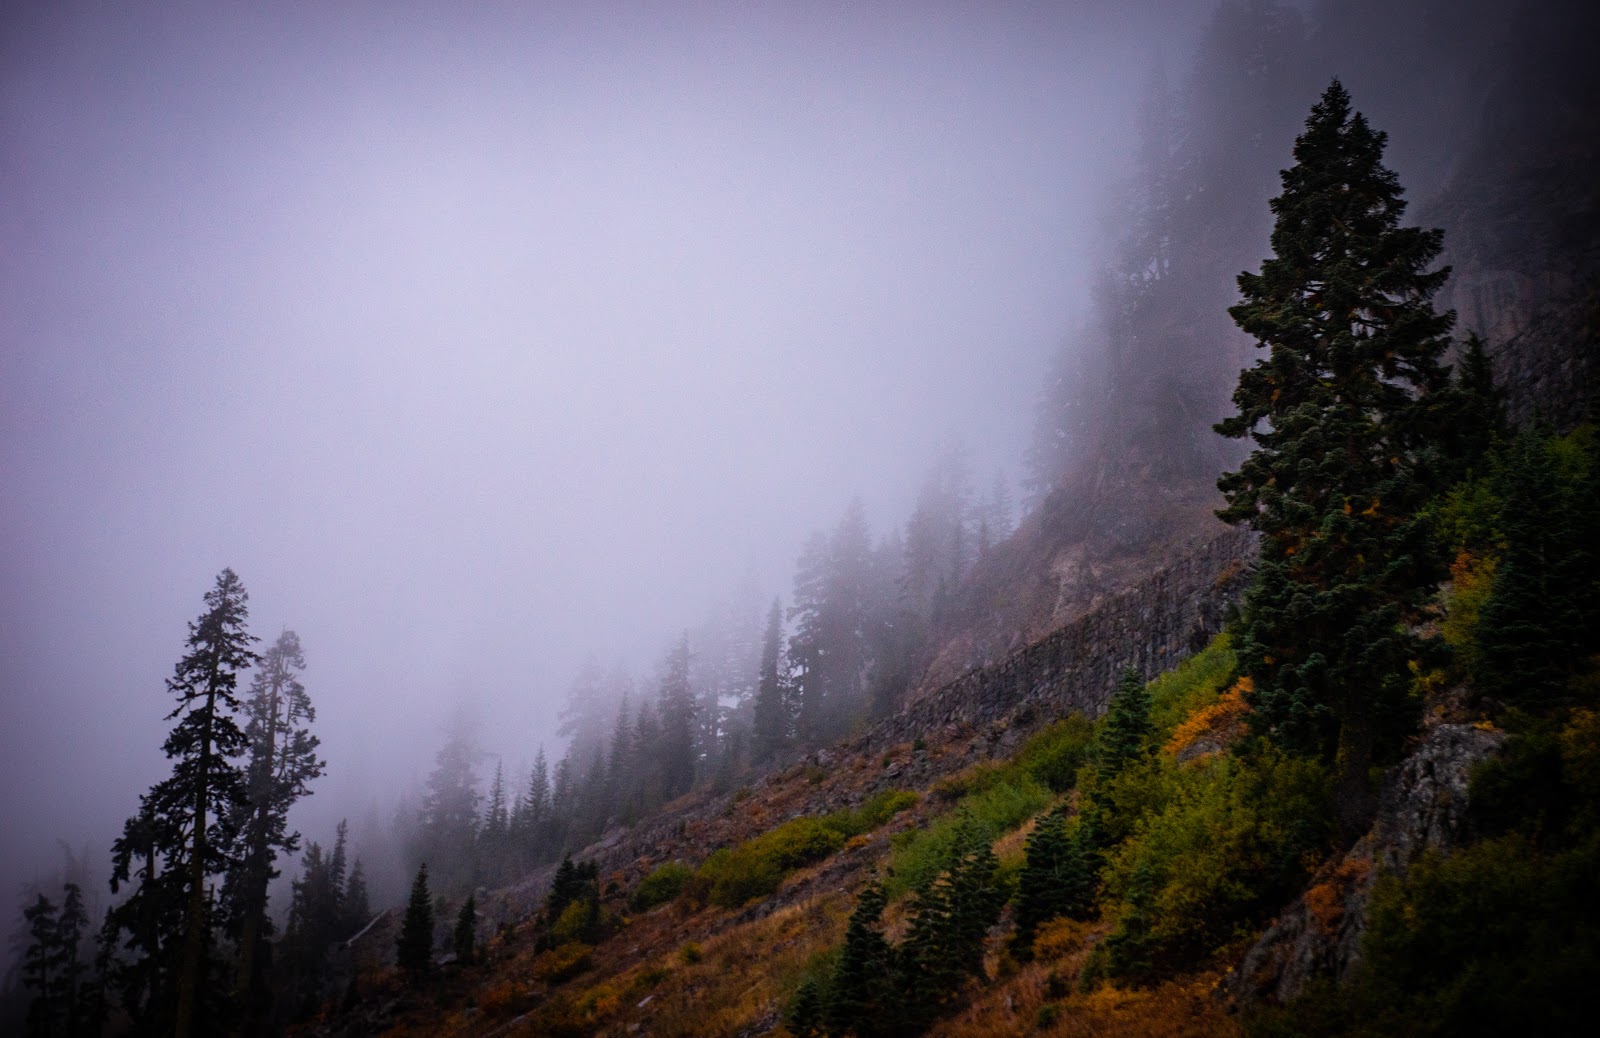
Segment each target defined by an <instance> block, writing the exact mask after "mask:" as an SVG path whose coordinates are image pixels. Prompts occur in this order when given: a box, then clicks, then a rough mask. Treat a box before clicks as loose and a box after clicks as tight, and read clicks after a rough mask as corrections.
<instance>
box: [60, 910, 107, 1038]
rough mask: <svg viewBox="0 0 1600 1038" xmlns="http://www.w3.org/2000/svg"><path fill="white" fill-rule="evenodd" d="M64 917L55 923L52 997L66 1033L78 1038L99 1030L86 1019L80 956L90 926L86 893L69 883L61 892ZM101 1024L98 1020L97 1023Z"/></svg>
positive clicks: (83, 972)
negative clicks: (87, 928)
mask: <svg viewBox="0 0 1600 1038" xmlns="http://www.w3.org/2000/svg"><path fill="white" fill-rule="evenodd" d="M61 894H62V896H61V915H60V916H59V917H58V918H57V920H56V939H55V949H54V951H55V954H54V956H53V957H52V959H51V963H50V965H51V970H52V972H53V973H54V987H53V992H52V993H53V995H54V999H55V1002H56V1005H57V1006H58V1007H60V1012H61V1014H62V1017H63V1018H64V1022H65V1033H66V1034H68V1035H72V1036H74V1038H75V1036H77V1035H79V1034H83V1033H87V1032H88V1031H90V1030H96V1031H98V1028H95V1027H93V1025H91V1024H90V1023H89V1021H88V1020H87V1019H86V1017H87V1016H88V1013H87V1012H86V1011H85V1008H84V1006H83V1003H84V1002H85V1000H86V998H85V996H86V995H87V992H86V991H85V990H84V988H85V982H84V974H85V972H86V971H85V969H84V962H83V959H82V957H81V954H80V949H81V947H82V943H83V932H84V929H85V928H86V927H88V925H89V914H88V912H87V911H86V910H85V908H84V905H83V890H82V889H81V888H80V887H79V886H78V884H76V883H67V884H65V885H64V886H63V887H62V891H61ZM97 1022H98V1021H96V1023H97Z"/></svg>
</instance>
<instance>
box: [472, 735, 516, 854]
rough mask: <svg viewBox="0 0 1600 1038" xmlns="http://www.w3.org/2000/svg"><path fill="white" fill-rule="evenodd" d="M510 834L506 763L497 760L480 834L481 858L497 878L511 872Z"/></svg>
mask: <svg viewBox="0 0 1600 1038" xmlns="http://www.w3.org/2000/svg"><path fill="white" fill-rule="evenodd" d="M510 835H511V815H510V812H509V811H508V810H507V808H506V776H505V765H504V763H503V762H501V761H496V762H495V765H494V782H493V783H491V784H490V786H489V801H488V803H487V804H485V805H484V809H483V829H482V831H481V832H480V833H479V834H478V845H479V846H480V847H482V848H483V850H482V853H481V854H480V858H481V859H482V861H483V862H484V867H485V868H486V869H487V870H489V872H490V873H491V874H492V875H494V876H495V877H496V878H499V877H502V876H504V875H506V874H508V872H509V870H508V869H507V867H506V866H507V862H506V850H507V847H508V844H509V842H510Z"/></svg>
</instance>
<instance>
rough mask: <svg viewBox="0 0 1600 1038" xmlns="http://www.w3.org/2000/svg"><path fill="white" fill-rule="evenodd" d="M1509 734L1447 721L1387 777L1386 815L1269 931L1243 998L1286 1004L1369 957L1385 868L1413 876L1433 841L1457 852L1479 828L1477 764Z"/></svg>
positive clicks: (1241, 975)
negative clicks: (1471, 816) (1370, 919)
mask: <svg viewBox="0 0 1600 1038" xmlns="http://www.w3.org/2000/svg"><path fill="white" fill-rule="evenodd" d="M1504 740H1505V736H1504V735H1503V734H1502V733H1500V732H1495V731H1481V730H1479V729H1477V728H1474V727H1471V726H1469V725H1456V724H1441V725H1438V726H1436V727H1435V728H1433V729H1432V730H1430V731H1429V732H1428V733H1427V735H1426V737H1425V738H1424V739H1423V741H1422V743H1421V745H1419V746H1418V747H1417V750H1416V752H1415V753H1413V754H1412V755H1411V756H1410V757H1408V758H1406V759H1405V760H1404V761H1402V762H1401V763H1399V764H1397V765H1395V766H1394V767H1393V768H1392V769H1391V770H1390V772H1389V774H1388V775H1386V776H1385V777H1384V782H1383V792H1382V796H1381V798H1380V801H1379V808H1378V819H1377V822H1376V823H1375V824H1374V825H1373V828H1372V831H1371V832H1369V833H1368V834H1367V835H1366V836H1364V837H1362V838H1361V840H1359V841H1358V842H1357V843H1356V845H1355V846H1354V847H1352V848H1351V849H1350V851H1349V852H1348V853H1347V854H1345V855H1344V857H1342V858H1340V859H1338V860H1336V861H1333V862H1330V863H1329V864H1328V865H1326V866H1324V867H1323V868H1322V869H1321V870H1320V871H1319V872H1318V873H1317V875H1316V876H1315V877H1313V879H1312V882H1311V885H1310V886H1309V887H1308V888H1307V889H1306V891H1305V893H1304V894H1302V895H1301V896H1300V897H1299V898H1297V899H1296V900H1295V901H1294V903H1293V904H1291V905H1290V906H1289V907H1288V908H1287V909H1286V910H1285V911H1284V912H1283V914H1282V915H1280V916H1279V917H1278V919H1277V920H1276V921H1275V922H1274V923H1273V924H1272V926H1271V927H1269V928H1268V929H1267V931H1266V933H1264V934H1262V935H1261V938H1260V940H1258V941H1257V942H1256V943H1255V945H1254V946H1253V947H1251V949H1250V951H1249V952H1248V953H1247V954H1246V955H1245V958H1244V962H1243V963H1242V964H1241V965H1240V967H1239V969H1238V970H1237V971H1236V972H1235V973H1234V974H1233V975H1232V977H1231V978H1230V982H1229V993H1230V994H1231V995H1232V996H1233V997H1234V998H1235V999H1236V1000H1237V1001H1238V1002H1239V1003H1241V1004H1245V1005H1249V1004H1252V1003H1259V1002H1277V1003H1284V1002H1288V1001H1289V1000H1291V999H1293V998H1294V997H1295V996H1296V995H1298V994H1300V993H1301V992H1302V991H1304V990H1305V987H1306V985H1307V984H1308V983H1310V982H1311V981H1312V980H1314V979H1316V978H1319V977H1329V978H1332V979H1334V980H1341V979H1343V978H1344V977H1345V976H1346V975H1348V974H1349V972H1350V970H1351V969H1352V968H1353V967H1354V966H1355V965H1356V963H1357V962H1359V961H1360V958H1361V938H1362V936H1363V935H1364V934H1365V933H1366V907H1367V900H1368V898H1369V897H1370V896H1371V894H1372V885H1373V883H1375V882H1376V881H1377V878H1378V876H1379V875H1381V874H1383V873H1392V874H1395V875H1400V876H1403V875H1405V873H1406V870H1407V869H1409V868H1410V866H1411V864H1412V863H1413V862H1415V861H1416V860H1417V859H1418V858H1420V857H1422V855H1423V853H1424V852H1425V851H1427V850H1429V849H1433V850H1437V851H1441V852H1448V851H1450V850H1451V849H1452V848H1454V847H1457V846H1460V845H1461V844H1462V843H1463V842H1464V841H1465V840H1466V838H1467V837H1468V836H1469V832H1468V819H1467V785H1468V782H1469V781H1470V779H1471V777H1472V769H1473V767H1474V766H1475V765H1476V764H1478V763H1479V762H1480V761H1483V760H1486V759H1487V758H1489V757H1491V756H1493V755H1494V754H1495V753H1496V752H1498V751H1499V749H1500V745H1501V743H1502V742H1504Z"/></svg>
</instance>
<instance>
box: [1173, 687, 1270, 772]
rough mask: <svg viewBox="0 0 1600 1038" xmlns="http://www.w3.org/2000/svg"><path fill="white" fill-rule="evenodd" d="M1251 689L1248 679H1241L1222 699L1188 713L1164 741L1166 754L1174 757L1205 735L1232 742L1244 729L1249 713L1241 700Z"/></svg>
mask: <svg viewBox="0 0 1600 1038" xmlns="http://www.w3.org/2000/svg"><path fill="white" fill-rule="evenodd" d="M1254 688H1255V686H1254V685H1253V684H1252V683H1251V681H1250V679H1249V678H1240V679H1239V680H1238V681H1235V682H1234V683H1233V687H1232V688H1230V689H1228V691H1226V692H1224V693H1223V694H1222V698H1220V699H1218V700H1217V701H1216V702H1215V703H1212V704H1211V705H1210V706H1208V707H1202V708H1201V709H1199V710H1196V711H1195V712H1194V713H1192V714H1190V715H1189V716H1188V718H1187V719H1185V720H1184V722H1183V723H1182V724H1180V725H1178V728H1177V731H1175V732H1173V733H1172V738H1171V739H1169V740H1167V745H1166V750H1165V752H1166V753H1167V755H1168V756H1170V757H1176V756H1178V754H1180V753H1182V752H1183V751H1184V750H1187V749H1188V748H1189V747H1191V746H1193V745H1194V744H1195V743H1197V742H1199V741H1200V740H1201V739H1202V738H1204V737H1206V736H1210V737H1212V738H1213V739H1215V740H1216V741H1217V742H1219V743H1223V744H1226V743H1228V742H1231V741H1232V740H1233V739H1234V738H1235V737H1236V736H1237V735H1238V734H1239V732H1240V730H1241V729H1242V728H1243V726H1244V719H1245V716H1246V715H1247V714H1249V713H1250V706H1249V704H1247V703H1246V702H1245V701H1244V697H1245V693H1247V692H1250V691H1252V690H1253V689H1254Z"/></svg>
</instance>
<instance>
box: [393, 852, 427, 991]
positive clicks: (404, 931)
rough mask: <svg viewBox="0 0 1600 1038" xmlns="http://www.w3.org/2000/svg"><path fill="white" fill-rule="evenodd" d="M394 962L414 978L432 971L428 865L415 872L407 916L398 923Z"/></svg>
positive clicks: (407, 905)
mask: <svg viewBox="0 0 1600 1038" xmlns="http://www.w3.org/2000/svg"><path fill="white" fill-rule="evenodd" d="M395 959H396V961H397V962H398V963H399V965H400V968H401V969H402V970H405V971H406V972H407V973H409V974H411V975H412V976H413V977H421V976H426V975H427V974H428V973H430V972H431V971H432V970H433V895H432V894H430V893H428V865H427V863H426V862H424V863H423V864H422V865H421V866H420V867H418V869H417V878H416V881H415V882H413V883H412V884H411V897H410V898H409V899H408V900H407V901H406V914H405V917H404V918H403V919H402V920H401V922H400V937H399V939H398V940H397V941H396V942H395Z"/></svg>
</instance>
